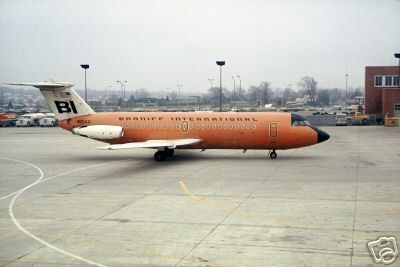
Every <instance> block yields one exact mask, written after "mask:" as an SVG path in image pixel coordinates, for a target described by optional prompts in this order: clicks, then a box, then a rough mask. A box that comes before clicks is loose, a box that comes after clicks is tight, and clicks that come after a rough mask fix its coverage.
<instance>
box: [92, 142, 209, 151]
mask: <svg viewBox="0 0 400 267" xmlns="http://www.w3.org/2000/svg"><path fill="white" fill-rule="evenodd" d="M201 142H202V140H201V139H176V140H148V141H146V142H133V143H125V144H117V145H108V146H103V147H98V149H104V150H119V149H132V148H162V147H167V148H170V149H174V148H176V147H179V146H188V145H195V144H199V143H201Z"/></svg>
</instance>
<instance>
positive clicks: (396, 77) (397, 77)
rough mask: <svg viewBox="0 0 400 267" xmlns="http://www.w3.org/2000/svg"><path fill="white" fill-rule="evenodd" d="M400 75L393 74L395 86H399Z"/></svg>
mask: <svg viewBox="0 0 400 267" xmlns="http://www.w3.org/2000/svg"><path fill="white" fill-rule="evenodd" d="M399 80H400V76H393V86H399Z"/></svg>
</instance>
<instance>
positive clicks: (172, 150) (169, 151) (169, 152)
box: [165, 149, 175, 157]
mask: <svg viewBox="0 0 400 267" xmlns="http://www.w3.org/2000/svg"><path fill="white" fill-rule="evenodd" d="M165 152H166V154H167V157H173V156H174V152H175V150H174V149H167V150H165Z"/></svg>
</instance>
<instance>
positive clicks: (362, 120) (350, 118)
mask: <svg viewBox="0 0 400 267" xmlns="http://www.w3.org/2000/svg"><path fill="white" fill-rule="evenodd" d="M368 120H369V116H368V115H364V114H362V113H361V112H354V113H353V112H352V113H351V114H350V115H347V123H348V124H353V123H355V124H363V125H366V124H368Z"/></svg>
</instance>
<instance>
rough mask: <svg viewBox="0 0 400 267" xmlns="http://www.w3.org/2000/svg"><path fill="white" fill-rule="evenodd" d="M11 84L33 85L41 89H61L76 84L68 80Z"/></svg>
mask: <svg viewBox="0 0 400 267" xmlns="http://www.w3.org/2000/svg"><path fill="white" fill-rule="evenodd" d="M9 85H20V86H33V87H36V88H39V89H47V90H61V89H64V88H69V87H72V86H74V84H73V83H68V82H36V83H9Z"/></svg>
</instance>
